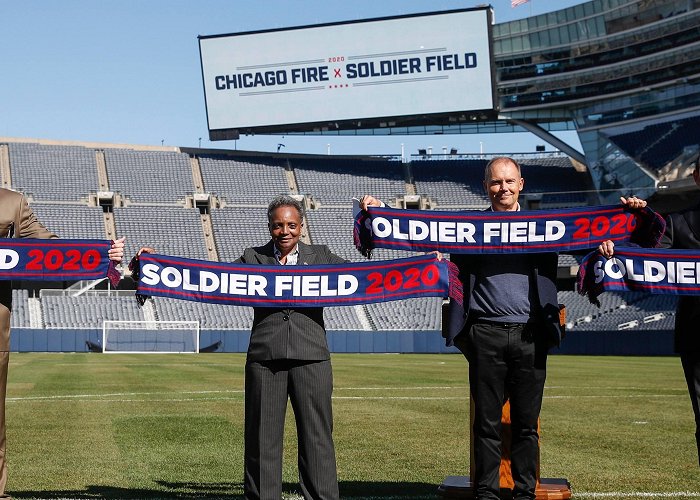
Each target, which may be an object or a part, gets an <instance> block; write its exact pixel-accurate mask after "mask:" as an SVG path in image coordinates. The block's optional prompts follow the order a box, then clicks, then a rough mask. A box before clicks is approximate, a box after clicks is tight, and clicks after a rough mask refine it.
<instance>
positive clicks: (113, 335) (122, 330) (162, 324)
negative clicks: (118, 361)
mask: <svg viewBox="0 0 700 500" xmlns="http://www.w3.org/2000/svg"><path fill="white" fill-rule="evenodd" d="M102 352H109V353H161V354H162V353H185V352H199V321H114V320H106V321H104V322H103V323H102Z"/></svg>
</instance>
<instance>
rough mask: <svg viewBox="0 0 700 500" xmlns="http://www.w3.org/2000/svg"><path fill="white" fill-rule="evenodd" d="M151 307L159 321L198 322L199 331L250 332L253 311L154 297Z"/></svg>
mask: <svg viewBox="0 0 700 500" xmlns="http://www.w3.org/2000/svg"><path fill="white" fill-rule="evenodd" d="M153 305H154V307H155V310H156V317H157V318H158V320H159V321H199V328H200V329H214V330H217V329H218V330H226V329H231V330H250V327H251V325H252V324H253V309H252V308H250V307H235V306H226V305H220V304H205V303H202V302H190V301H187V300H177V299H169V298H165V297H154V298H153Z"/></svg>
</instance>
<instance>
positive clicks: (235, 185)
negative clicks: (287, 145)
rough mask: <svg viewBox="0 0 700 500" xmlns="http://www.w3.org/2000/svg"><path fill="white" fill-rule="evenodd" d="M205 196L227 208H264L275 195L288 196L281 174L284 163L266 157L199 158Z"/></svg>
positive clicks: (205, 156)
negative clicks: (220, 200) (217, 199)
mask: <svg viewBox="0 0 700 500" xmlns="http://www.w3.org/2000/svg"><path fill="white" fill-rule="evenodd" d="M198 158H199V165H200V169H201V171H202V178H203V179H204V189H205V190H206V191H207V192H208V193H213V194H216V195H218V196H220V197H222V198H224V199H225V200H226V201H227V202H228V203H230V204H242V205H265V206H266V205H267V202H268V201H269V200H270V199H271V198H272V197H274V196H275V195H278V194H283V193H290V192H291V191H290V187H289V185H288V183H287V180H286V178H285V173H284V165H285V162H284V161H283V160H280V159H279V158H273V157H267V156H250V157H247V156H242V157H235V156H216V155H202V156H199V157H198Z"/></svg>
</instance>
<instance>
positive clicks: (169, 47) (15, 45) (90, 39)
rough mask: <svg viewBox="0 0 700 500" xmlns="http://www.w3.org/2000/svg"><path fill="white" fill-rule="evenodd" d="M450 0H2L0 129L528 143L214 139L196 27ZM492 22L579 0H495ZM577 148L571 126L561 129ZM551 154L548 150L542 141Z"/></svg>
mask: <svg viewBox="0 0 700 500" xmlns="http://www.w3.org/2000/svg"><path fill="white" fill-rule="evenodd" d="M483 3H484V2H483V1H464V0H462V1H458V0H353V1H351V2H348V1H340V0H326V1H323V2H322V1H316V0H313V1H301V0H300V1H296V0H286V1H284V0H269V1H253V0H196V1H194V0H119V1H116V0H113V1H102V0H61V1H55V0H0V20H2V29H0V56H1V57H0V68H1V69H0V75H2V76H1V77H0V136H6V137H19V138H42V139H59V140H74V141H97V142H111V143H120V144H146V145H160V144H165V145H173V146H198V145H199V144H200V138H201V146H202V147H215V148H225V149H233V148H234V147H235V148H237V149H247V150H260V151H275V150H276V149H277V144H278V143H284V144H285V148H284V149H283V151H285V152H305V153H319V154H325V153H326V152H327V151H328V150H329V149H330V151H331V153H332V154H392V153H393V154H398V153H400V149H401V144H402V143H404V144H405V149H406V153H407V154H411V153H415V152H416V150H417V149H418V148H425V147H428V146H432V147H433V151H434V152H436V153H439V152H441V150H442V148H443V147H447V148H452V147H456V148H458V149H459V151H460V152H475V153H478V152H479V150H480V149H482V148H483V151H484V152H485V153H495V152H498V153H514V152H522V151H534V149H535V145H536V144H540V143H542V141H541V140H539V139H537V138H536V137H534V136H533V135H531V134H527V133H522V134H488V135H445V136H427V137H426V136H411V137H406V136H390V137H378V138H356V137H308V136H307V137H298V136H285V137H281V136H260V135H256V136H254V137H245V136H244V137H241V139H239V140H238V141H236V142H235V143H234V141H221V142H210V141H209V139H208V133H207V123H206V111H205V107H204V92H203V89H202V80H201V70H200V62H199V46H198V42H197V36H198V35H213V34H220V33H232V32H240V31H250V30H258V29H273V28H281V27H288V26H298V25H307V24H316V23H325V22H333V21H346V20H356V19H365V18H371V17H381V16H392V15H401V14H408V13H416V12H429V11H438V10H447V9H457V8H468V7H475V6H477V5H479V4H483ZM490 3H491V5H492V6H493V7H494V12H495V18H496V22H504V21H508V20H512V19H518V18H522V17H528V16H531V15H537V14H541V13H543V12H549V11H552V10H555V9H558V8H564V7H568V6H571V5H575V4H578V3H583V2H582V1H581V0H578V1H576V0H557V1H553V0H531V1H530V2H529V3H527V4H525V5H522V6H519V7H516V8H511V6H510V0H494V1H492V2H490ZM561 137H563V138H564V139H565V140H567V141H569V142H570V143H572V144H573V145H574V146H576V147H578V141H577V139H576V138H575V134H574V133H571V132H570V133H566V134H563V135H562V136H561ZM547 150H551V147H550V146H547Z"/></svg>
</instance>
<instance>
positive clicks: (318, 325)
mask: <svg viewBox="0 0 700 500" xmlns="http://www.w3.org/2000/svg"><path fill="white" fill-rule="evenodd" d="M238 262H242V263H244V264H262V265H271V266H274V265H277V261H276V260H275V254H274V244H273V242H272V240H270V241H269V242H268V243H267V244H266V245H264V246H261V247H255V248H246V249H245V251H244V252H243V255H242V256H241V258H240V259H238ZM343 262H347V261H346V260H345V259H343V258H341V257H338V256H337V255H335V254H333V253H332V252H331V251H330V250H329V249H328V247H327V246H326V245H306V244H304V243H302V242H299V261H298V265H312V264H341V263H343ZM253 311H254V316H253V328H252V330H251V335H250V345H249V346H248V361H271V360H275V359H296V360H303V361H320V360H326V359H330V353H329V352H328V341H327V340H326V329H325V325H324V323H323V308H322V307H307V308H299V309H280V308H273V307H255V308H253Z"/></svg>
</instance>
